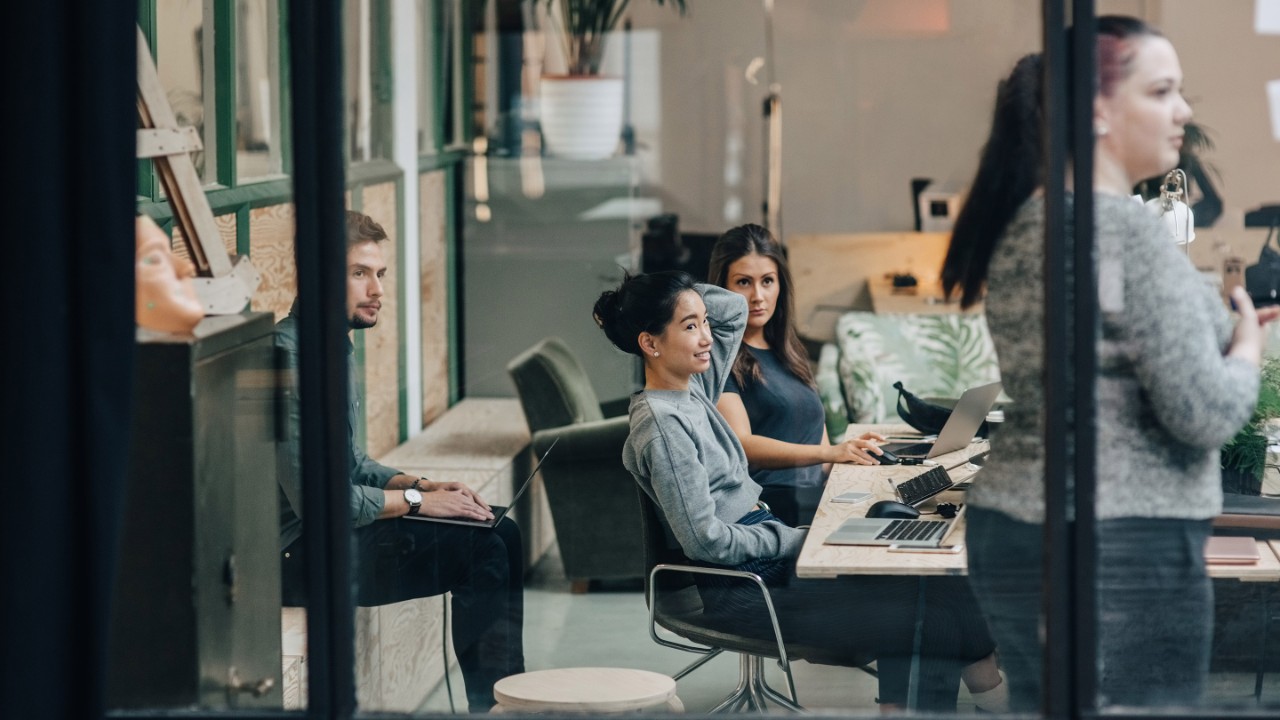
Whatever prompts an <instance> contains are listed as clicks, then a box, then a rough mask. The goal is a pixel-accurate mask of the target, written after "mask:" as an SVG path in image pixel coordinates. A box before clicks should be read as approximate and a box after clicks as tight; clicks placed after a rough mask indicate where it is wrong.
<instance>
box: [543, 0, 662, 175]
mask: <svg viewBox="0 0 1280 720" xmlns="http://www.w3.org/2000/svg"><path fill="white" fill-rule="evenodd" d="M545 1H546V7H547V14H548V17H549V18H550V19H551V21H552V23H558V24H559V27H558V33H559V36H560V39H561V44H562V48H563V51H564V57H565V63H566V66H567V72H566V74H564V75H546V76H543V78H542V91H541V95H542V97H541V106H542V135H543V140H544V141H545V143H546V148H547V152H548V153H550V154H552V155H556V156H559V157H565V158H571V159H577V160H599V159H602V158H607V157H609V156H611V155H613V153H614V151H615V150H616V149H617V146H618V138H619V136H620V135H621V133H622V104H623V103H622V92H623V86H622V78H620V77H609V76H604V75H601V74H600V65H601V62H602V61H603V60H604V50H605V43H606V41H607V40H608V39H609V33H611V32H613V30H614V29H615V28H616V27H617V26H618V23H619V22H620V21H621V20H622V16H623V14H624V13H625V12H626V10H627V6H628V5H630V4H631V0H545ZM654 2H656V3H658V4H659V5H665V4H667V0H654ZM670 4H671V5H673V6H674V7H675V8H676V9H677V10H678V11H680V13H681V14H684V10H685V0H670Z"/></svg>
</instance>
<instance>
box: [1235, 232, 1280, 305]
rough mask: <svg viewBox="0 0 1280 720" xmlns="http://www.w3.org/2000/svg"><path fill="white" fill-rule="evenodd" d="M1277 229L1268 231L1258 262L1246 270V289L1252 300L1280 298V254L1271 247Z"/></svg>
mask: <svg viewBox="0 0 1280 720" xmlns="http://www.w3.org/2000/svg"><path fill="white" fill-rule="evenodd" d="M1276 227H1277V226H1275V225H1273V226H1271V229H1270V230H1268V231H1267V239H1266V240H1264V241H1263V242H1262V252H1260V253H1258V262H1256V263H1254V264H1252V265H1250V266H1249V267H1247V268H1245V269H1244V289H1245V291H1246V292H1248V293H1249V296H1250V297H1252V298H1280V252H1278V251H1277V250H1276V249H1275V248H1274V247H1272V246H1271V237H1272V236H1273V235H1275V234H1276ZM1255 302H1256V300H1255Z"/></svg>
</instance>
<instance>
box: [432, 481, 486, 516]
mask: <svg viewBox="0 0 1280 720" xmlns="http://www.w3.org/2000/svg"><path fill="white" fill-rule="evenodd" d="M420 487H421V488H422V491H423V492H427V493H430V492H435V491H437V490H442V491H444V492H451V493H462V494H463V495H465V496H467V497H469V498H471V501H472V502H474V503H475V504H476V505H479V506H480V507H482V508H484V510H485V512H488V513H489V514H488V516H486V517H485V518H482V519H486V520H487V519H488V518H491V517H493V512H492V511H491V510H490V509H489V503H487V502H485V501H484V499H483V498H481V497H480V496H479V495H478V494H476V491H475V490H472V489H471V488H469V487H467V486H466V485H463V484H462V483H460V482H434V481H432V480H427V481H425V482H423V483H421V485H420ZM430 501H431V496H430V495H425V496H423V503H428V502H430Z"/></svg>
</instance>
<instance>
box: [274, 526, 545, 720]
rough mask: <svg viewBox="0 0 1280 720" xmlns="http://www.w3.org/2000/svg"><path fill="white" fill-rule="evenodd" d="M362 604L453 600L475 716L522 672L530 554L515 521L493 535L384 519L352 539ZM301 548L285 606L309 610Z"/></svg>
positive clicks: (286, 582)
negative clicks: (497, 686) (498, 686)
mask: <svg viewBox="0 0 1280 720" xmlns="http://www.w3.org/2000/svg"><path fill="white" fill-rule="evenodd" d="M353 542H354V543H355V558H356V567H355V574H356V579H357V582H356V603H357V604H358V605H361V606H364V607H371V606H375V605H387V604H390V603H395V602H401V601H404V600H412V599H415V598H424V597H434V596H436V595H442V594H444V593H446V592H452V593H453V603H452V625H451V628H452V632H453V649H454V652H455V653H456V654H457V656H458V664H459V665H460V666H461V669H462V677H463V680H464V682H465V684H466V689H467V703H468V705H469V707H470V709H471V711H472V712H485V711H488V710H489V708H490V707H492V706H493V705H494V697H493V684H494V683H495V682H497V681H498V680H500V679H502V678H504V677H506V676H508V675H514V674H516V673H521V672H524V639H523V630H524V587H523V576H524V561H523V558H524V550H523V547H522V544H521V540H520V530H519V528H518V527H517V526H516V524H515V523H514V522H512V521H511V519H509V518H507V519H504V520H503V521H502V522H500V523H499V524H498V526H497V527H495V528H493V529H491V530H490V529H486V528H471V527H466V526H462V525H449V524H445V523H428V522H418V521H414V520H401V519H396V520H380V521H378V522H375V523H373V524H371V525H366V526H365V527H362V528H359V529H357V530H356V531H355V532H354V533H353ZM301 550H302V541H301V540H299V541H297V542H295V543H293V544H292V545H290V546H289V547H288V548H286V549H285V551H284V557H283V572H282V579H283V591H284V602H285V605H305V598H306V595H305V590H304V588H305V585H304V582H305V581H304V578H305V574H304V573H303V572H302V567H303V562H302V553H301Z"/></svg>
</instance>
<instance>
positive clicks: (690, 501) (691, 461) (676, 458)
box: [632, 414, 805, 565]
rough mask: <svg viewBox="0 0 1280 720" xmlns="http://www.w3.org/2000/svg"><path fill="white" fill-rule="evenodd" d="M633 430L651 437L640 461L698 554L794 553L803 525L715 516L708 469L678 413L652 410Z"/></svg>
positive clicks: (731, 557)
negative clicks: (654, 413) (743, 522)
mask: <svg viewBox="0 0 1280 720" xmlns="http://www.w3.org/2000/svg"><path fill="white" fill-rule="evenodd" d="M643 425H644V426H645V427H636V428H633V429H632V432H633V433H635V434H637V435H638V436H640V437H644V438H645V439H646V441H645V443H644V445H643V446H641V447H640V448H639V452H638V453H637V457H636V461H637V464H638V466H639V468H638V469H639V473H640V474H641V475H643V476H644V477H646V478H647V479H648V480H649V482H650V484H651V487H652V490H653V494H654V496H655V499H656V500H657V502H658V506H659V507H661V508H662V514H663V516H664V517H666V519H667V524H668V525H670V527H671V532H672V534H674V535H675V537H676V541H677V542H679V543H680V547H681V548H683V549H684V552H685V554H686V555H688V556H689V557H690V559H693V560H700V561H703V562H711V563H716V564H719V565H737V564H739V563H743V562H746V561H747V560H752V559H755V558H778V557H795V556H796V555H799V554H800V546H801V545H802V544H803V543H804V535H805V533H804V531H803V530H797V529H795V528H791V527H787V526H786V525H783V524H782V523H778V522H766V523H761V524H759V525H738V524H735V523H733V522H726V521H725V520H723V519H721V518H719V517H717V516H716V503H715V500H714V499H713V498H712V496H711V490H710V482H711V481H710V478H709V477H708V476H707V469H706V468H705V467H704V466H703V465H702V462H701V461H700V460H699V458H698V449H697V447H696V446H695V445H694V442H693V438H692V436H691V434H690V433H691V432H692V428H691V427H689V426H688V425H687V424H686V423H685V422H684V421H683V420H682V419H681V418H679V416H678V415H674V414H673V415H670V416H667V417H663V418H656V417H653V416H650V417H648V418H646V421H645V422H644V423H643Z"/></svg>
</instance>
